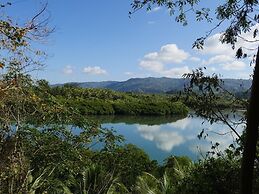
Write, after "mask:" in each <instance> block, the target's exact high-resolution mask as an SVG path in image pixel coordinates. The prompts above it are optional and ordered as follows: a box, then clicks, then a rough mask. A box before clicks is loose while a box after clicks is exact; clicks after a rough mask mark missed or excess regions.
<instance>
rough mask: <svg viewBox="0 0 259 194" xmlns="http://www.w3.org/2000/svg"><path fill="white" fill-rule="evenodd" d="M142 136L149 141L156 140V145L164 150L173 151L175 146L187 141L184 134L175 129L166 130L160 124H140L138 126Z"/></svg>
mask: <svg viewBox="0 0 259 194" xmlns="http://www.w3.org/2000/svg"><path fill="white" fill-rule="evenodd" d="M137 130H138V131H139V132H140V134H141V136H142V137H143V138H145V139H147V140H149V141H154V142H155V143H156V146H157V147H158V148H159V149H161V150H163V151H167V152H169V151H171V150H172V149H173V148H174V147H175V146H178V145H180V144H182V143H184V142H185V139H184V137H183V136H181V135H179V134H178V133H177V132H175V131H165V130H162V129H161V128H160V126H157V125H154V126H148V125H140V126H138V127H137Z"/></svg>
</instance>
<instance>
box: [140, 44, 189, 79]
mask: <svg viewBox="0 0 259 194" xmlns="http://www.w3.org/2000/svg"><path fill="white" fill-rule="evenodd" d="M188 57H189V54H188V53H187V52H185V51H184V50H182V49H179V48H178V47H177V45H176V44H167V45H164V46H162V47H161V49H160V51H158V52H151V53H148V54H146V55H145V56H144V57H143V59H142V60H141V61H140V63H139V66H140V67H142V68H143V69H146V70H148V71H152V72H154V73H157V74H159V75H162V76H168V77H180V76H182V74H184V73H189V72H190V69H189V68H188V67H187V66H183V67H173V68H166V65H168V64H179V63H182V62H183V61H185V60H186V59H188Z"/></svg>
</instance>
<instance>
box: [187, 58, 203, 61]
mask: <svg viewBox="0 0 259 194" xmlns="http://www.w3.org/2000/svg"><path fill="white" fill-rule="evenodd" d="M189 60H190V61H193V62H200V61H201V59H200V58H199V57H190V58H189Z"/></svg>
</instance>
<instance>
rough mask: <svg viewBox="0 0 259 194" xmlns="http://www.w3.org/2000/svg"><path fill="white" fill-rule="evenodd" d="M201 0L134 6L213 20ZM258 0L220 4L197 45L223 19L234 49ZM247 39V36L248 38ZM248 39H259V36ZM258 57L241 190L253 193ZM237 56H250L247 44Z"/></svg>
mask: <svg viewBox="0 0 259 194" xmlns="http://www.w3.org/2000/svg"><path fill="white" fill-rule="evenodd" d="M198 3H199V0H175V1H174V0H133V2H132V4H131V5H132V9H133V11H132V12H130V14H132V13H134V12H135V11H137V10H139V9H142V8H143V7H146V8H147V10H150V9H152V6H154V5H157V6H164V7H166V8H167V9H169V10H170V14H176V17H175V19H176V21H177V22H181V23H183V25H186V24H187V16H186V13H187V12H193V13H194V14H195V16H196V20H197V21H200V20H204V19H205V20H207V21H208V22H211V21H212V18H211V17H210V14H209V12H210V9H208V8H202V9H200V10H198V9H196V7H195V6H196V5H197V4H198ZM257 6H258V0H242V1H237V0H227V1H226V2H225V3H222V4H220V5H219V6H218V7H216V8H215V11H216V20H217V24H216V25H215V28H213V29H212V30H211V31H209V32H208V33H207V34H206V35H205V36H204V37H201V38H198V39H197V40H196V41H195V42H194V44H193V47H196V48H198V49H202V48H203V45H204V41H205V40H206V38H207V37H208V36H209V35H210V34H211V33H212V32H213V30H215V29H216V28H218V27H219V26H221V25H222V24H223V23H227V24H228V27H227V28H226V29H225V31H224V33H223V34H222V35H221V39H220V40H221V42H222V43H227V44H231V45H232V48H233V49H234V48H235V46H236V42H237V41H238V38H241V39H244V38H243V37H242V33H244V32H248V31H250V30H251V27H252V26H254V25H256V24H258V23H259V15H258V14H257V11H258V10H257ZM257 34H258V29H257V28H256V29H255V30H254V31H253V38H256V37H257ZM244 40H246V39H244ZM246 41H248V42H257V41H258V40H254V41H249V40H246ZM255 49H257V54H256V55H254V57H256V60H255V69H254V74H253V82H252V86H251V96H250V100H249V106H248V109H247V126H246V131H245V139H244V150H243V159H242V168H241V193H243V194H245V193H248V194H249V193H252V183H253V169H254V161H255V156H256V144H257V141H258V125H259V119H258V115H259V101H258V99H259V89H258V88H259V50H258V48H255ZM236 56H237V58H241V57H247V53H245V52H244V48H243V47H242V46H241V47H240V48H238V50H237V53H236Z"/></svg>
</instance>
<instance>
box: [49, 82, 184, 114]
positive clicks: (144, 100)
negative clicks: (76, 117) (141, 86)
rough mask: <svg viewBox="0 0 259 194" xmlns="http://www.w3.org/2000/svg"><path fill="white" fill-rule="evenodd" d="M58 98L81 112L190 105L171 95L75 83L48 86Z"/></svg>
mask: <svg viewBox="0 0 259 194" xmlns="http://www.w3.org/2000/svg"><path fill="white" fill-rule="evenodd" d="M48 90H49V92H50V93H51V94H52V95H53V96H54V97H55V98H57V99H58V101H59V102H60V103H62V104H64V105H67V106H68V107H74V108H76V109H77V110H78V111H79V113H80V114H82V115H182V116H186V115H187V114H188V108H187V106H186V105H185V104H184V103H182V102H181V101H180V100H173V101H172V98H171V97H170V96H168V95H158V94H135V93H123V92H116V91H112V90H107V89H91V88H80V87H75V86H73V85H64V86H57V87H48Z"/></svg>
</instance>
